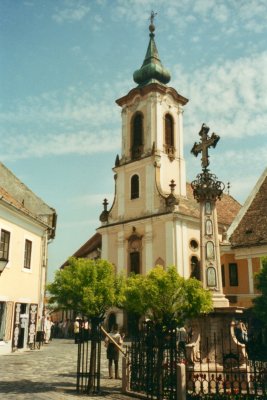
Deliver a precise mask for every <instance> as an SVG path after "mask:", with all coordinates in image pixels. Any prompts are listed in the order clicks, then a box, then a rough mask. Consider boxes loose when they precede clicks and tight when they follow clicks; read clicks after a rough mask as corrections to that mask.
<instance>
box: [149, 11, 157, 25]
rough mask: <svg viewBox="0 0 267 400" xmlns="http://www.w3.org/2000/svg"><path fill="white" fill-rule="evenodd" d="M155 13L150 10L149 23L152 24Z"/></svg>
mask: <svg viewBox="0 0 267 400" xmlns="http://www.w3.org/2000/svg"><path fill="white" fill-rule="evenodd" d="M156 15H158V13H155V12H154V11H153V10H152V11H151V14H150V18H149V19H150V23H151V25H153V24H154V19H155V17H156Z"/></svg>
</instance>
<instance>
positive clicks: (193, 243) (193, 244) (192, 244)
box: [190, 239, 198, 251]
mask: <svg viewBox="0 0 267 400" xmlns="http://www.w3.org/2000/svg"><path fill="white" fill-rule="evenodd" d="M190 247H191V249H192V250H195V251H196V250H197V249H198V242H197V241H196V240H195V239H192V240H190Z"/></svg>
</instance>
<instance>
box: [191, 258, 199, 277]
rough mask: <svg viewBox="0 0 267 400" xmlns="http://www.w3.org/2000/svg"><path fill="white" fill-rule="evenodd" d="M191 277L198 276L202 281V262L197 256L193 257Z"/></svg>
mask: <svg viewBox="0 0 267 400" xmlns="http://www.w3.org/2000/svg"><path fill="white" fill-rule="evenodd" d="M190 262H191V275H190V277H191V278H196V279H198V280H199V281H200V262H199V259H198V258H197V257H196V256H192V257H191V260H190Z"/></svg>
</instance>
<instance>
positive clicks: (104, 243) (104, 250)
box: [101, 233, 109, 260]
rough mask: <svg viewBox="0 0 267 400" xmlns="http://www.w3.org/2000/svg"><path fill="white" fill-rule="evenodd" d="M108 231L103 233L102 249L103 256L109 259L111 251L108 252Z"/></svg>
mask: <svg viewBox="0 0 267 400" xmlns="http://www.w3.org/2000/svg"><path fill="white" fill-rule="evenodd" d="M108 239H109V238H108V233H102V249H101V258H102V259H104V260H108V259H109V252H108V243H109V240H108Z"/></svg>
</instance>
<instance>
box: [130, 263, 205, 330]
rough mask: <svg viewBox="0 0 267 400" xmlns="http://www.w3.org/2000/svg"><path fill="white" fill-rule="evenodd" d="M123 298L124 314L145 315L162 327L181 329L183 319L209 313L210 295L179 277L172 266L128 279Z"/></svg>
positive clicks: (198, 286)
mask: <svg viewBox="0 0 267 400" xmlns="http://www.w3.org/2000/svg"><path fill="white" fill-rule="evenodd" d="M124 296H125V298H124V302H123V306H124V308H125V309H126V310H127V311H128V312H131V313H134V314H136V315H139V316H142V315H145V316H146V317H147V318H149V319H150V320H152V321H153V322H155V323H156V324H161V325H163V326H168V325H169V324H173V323H175V324H176V325H177V326H179V325H180V326H181V325H183V324H184V322H185V320H186V319H188V318H192V317H195V316H197V315H198V314H200V313H205V312H209V311H211V310H212V300H211V294H210V292H209V291H207V290H204V289H203V288H202V286H201V282H199V281H198V280H196V279H194V278H193V279H184V278H182V277H181V276H180V275H179V274H178V273H177V272H176V269H175V267H169V268H168V269H167V270H164V269H163V268H162V267H161V266H156V267H155V268H153V269H152V270H151V271H150V273H149V274H148V275H146V276H144V275H132V276H130V277H129V278H128V279H127V282H126V288H125V293H124Z"/></svg>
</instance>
